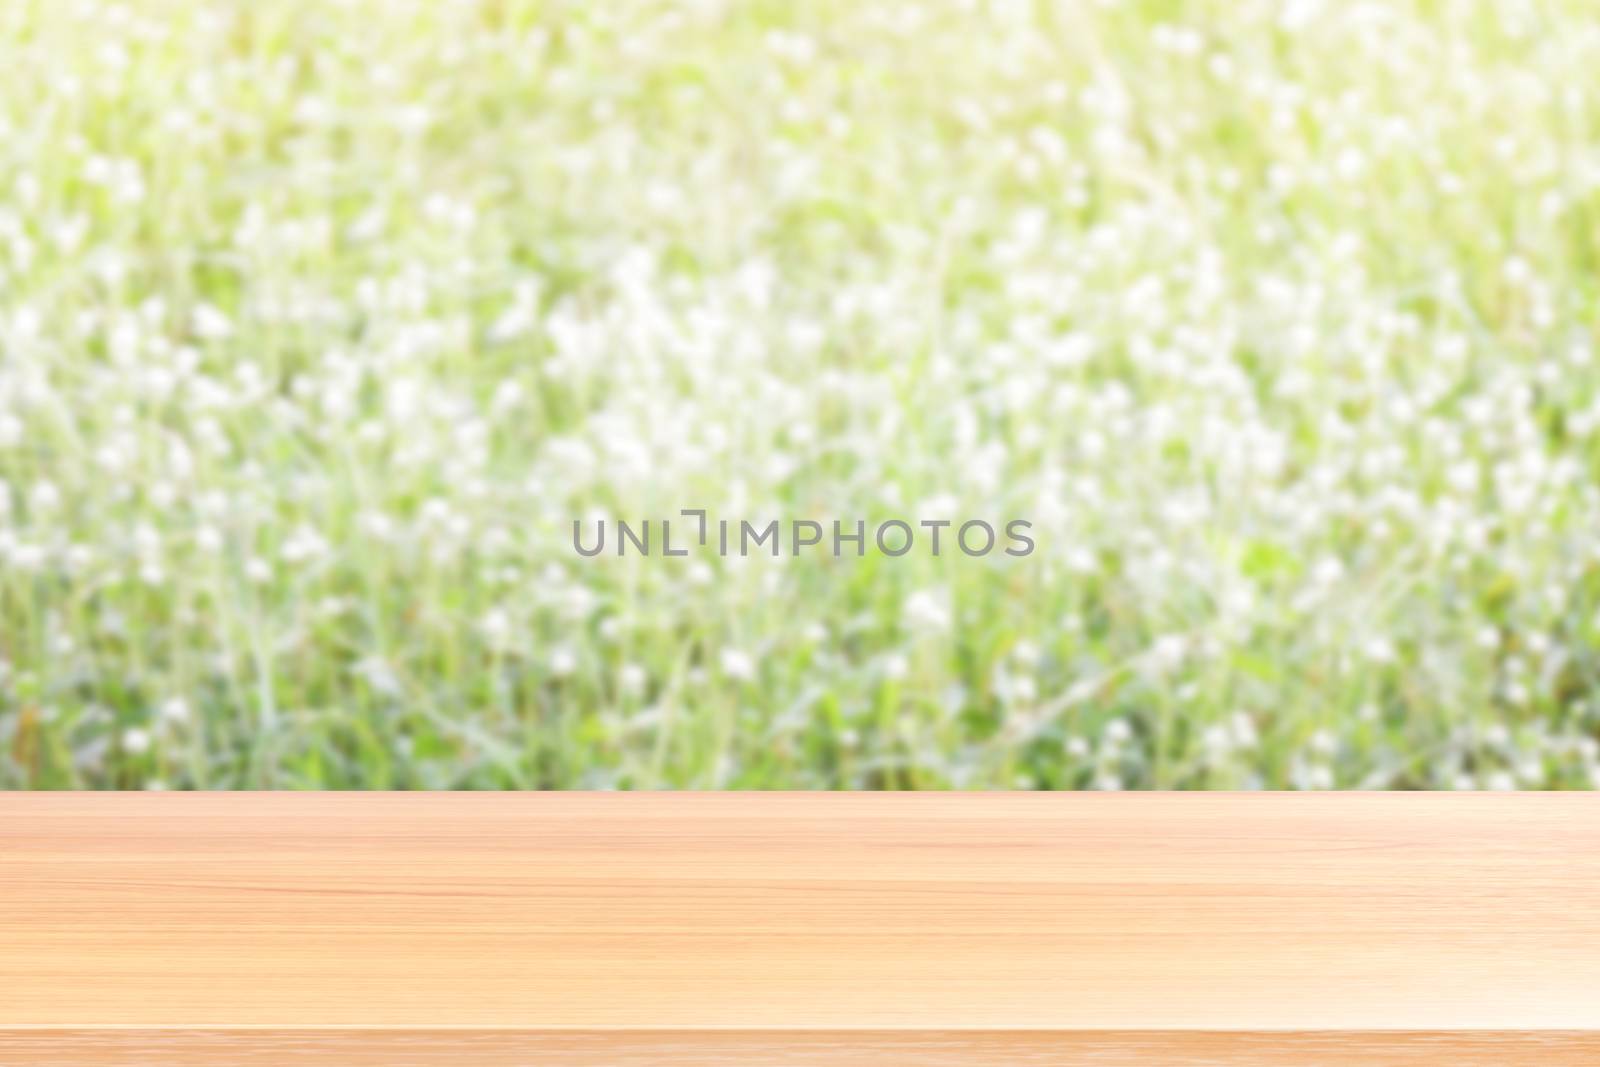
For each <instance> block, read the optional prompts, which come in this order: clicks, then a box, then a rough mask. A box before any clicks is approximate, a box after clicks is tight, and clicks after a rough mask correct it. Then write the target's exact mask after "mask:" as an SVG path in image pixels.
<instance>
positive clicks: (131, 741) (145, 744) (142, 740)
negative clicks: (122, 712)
mask: <svg viewBox="0 0 1600 1067" xmlns="http://www.w3.org/2000/svg"><path fill="white" fill-rule="evenodd" d="M122 749H123V751H124V752H127V753H129V754H131V755H134V756H139V755H143V754H144V753H146V752H148V751H150V732H149V731H148V730H145V729H143V728H142V727H138V726H130V727H128V728H127V729H126V730H124V731H122Z"/></svg>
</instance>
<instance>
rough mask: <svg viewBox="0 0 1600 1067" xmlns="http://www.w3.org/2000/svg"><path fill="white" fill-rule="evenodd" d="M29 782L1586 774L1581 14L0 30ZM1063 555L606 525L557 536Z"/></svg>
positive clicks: (256, 18) (992, 6)
mask: <svg viewBox="0 0 1600 1067" xmlns="http://www.w3.org/2000/svg"><path fill="white" fill-rule="evenodd" d="M0 56H3V58H4V62H5V75H4V78H3V79H0V786H6V787H24V788H61V787H91V788H98V787H149V788H159V787H171V788H186V787H198V788H256V787H276V788H303V787H325V788H544V787H554V788H573V787H588V788H642V787H701V788H773V787H781V788H836V787H843V788H978V787H987V788H1034V787H1037V788H1147V787H1167V788H1258V787H1284V788H1318V789H1320V788H1353V787H1368V788H1441V789H1448V788H1495V789H1500V788H1590V787H1593V786H1596V785H1600V652H1597V642H1600V441H1597V436H1596V434H1597V431H1600V361H1597V358H1596V352H1595V348H1596V342H1597V335H1596V327H1597V323H1600V306H1597V302H1596V301H1597V297H1600V81H1597V80H1596V79H1595V77H1594V71H1596V70H1600V19H1597V18H1596V15H1595V12H1594V11H1593V9H1592V8H1591V7H1590V5H1587V4H1584V3H1580V2H1577V0H1541V2H1522V0H1392V2H1361V3H1335V2H1327V3H1316V2H1308V0H1284V2H1278V0H1274V2H1267V0H1144V2H1134V0H1129V2H1122V3H1117V2H1109V0H1107V2H1091V0H1062V2H1057V3H1048V2H1043V0H1040V2H1033V3H1022V2H1001V0H995V2H987V3H983V2H976V0H972V2H965V3H957V2H948V3H928V4H920V3H918V4H912V3H903V2H878V0H816V2H807V3H803V4H787V3H772V2H766V0H750V2H733V0H689V2H684V3H666V2H651V3H646V2H641V0H619V2H616V3H603V4H581V3H560V2H551V3H533V2H520V0H476V2H459V3H448V4H446V3H433V2H420V0H387V2H382V3H380V2H378V0H260V2H251V3H247V2H244V0H214V2H209V3H202V2H198V0H193V2H191V0H128V2H125V3H101V2H90V0H81V2H80V0H16V2H12V3H8V4H5V5H3V7H0ZM682 508H705V509H709V510H711V511H712V512H714V513H718V514H736V515H743V516H749V517H751V518H752V519H762V520H763V521H764V520H766V519H778V520H782V521H784V522H785V523H788V522H792V521H794V520H812V521H816V522H819V523H826V522H828V521H829V520H832V519H836V518H840V517H848V518H852V519H854V518H856V517H864V518H866V519H868V520H872V521H881V520H883V519H885V518H889V517H902V516H903V517H906V518H908V519H913V520H915V519H938V518H954V519H958V520H959V519H961V518H964V517H967V516H989V517H1010V516H1020V517H1023V518H1026V519H1028V520H1029V521H1031V523H1032V527H1031V536H1032V537H1033V538H1034V539H1035V540H1036V542H1037V549H1036V550H1035V551H1033V552H1032V553H1031V554H1030V555H1028V556H1027V557H1025V558H1012V557H1008V556H1006V555H1005V554H1003V553H994V554H993V555H991V556H986V557H984V558H971V557H968V556H965V555H962V554H960V553H954V554H945V555H941V556H939V557H934V556H932V555H930V554H927V553H921V552H916V553H911V554H908V555H906V556H904V557H901V558H885V557H883V556H881V555H876V554H872V553H869V554H868V555H866V556H865V557H863V558H854V557H852V556H848V555H847V556H845V557H844V558H833V557H832V556H831V555H828V554H816V555H807V556H802V557H797V558H779V559H771V558H750V559H741V558H737V557H734V558H724V557H720V556H703V555H702V556H696V557H694V558H688V559H676V558H661V557H659V556H655V557H649V558H638V557H624V558H616V557H615V556H614V555H609V554H608V555H602V556H598V557H595V558H592V559H590V558H583V557H581V556H579V555H577V554H576V553H574V552H573V550H572V546H571V543H570V537H571V523H572V521H573V520H574V519H575V518H582V519H585V520H588V519H589V518H591V517H594V516H618V515H620V516H634V515H652V514H677V513H678V511H679V509H682Z"/></svg>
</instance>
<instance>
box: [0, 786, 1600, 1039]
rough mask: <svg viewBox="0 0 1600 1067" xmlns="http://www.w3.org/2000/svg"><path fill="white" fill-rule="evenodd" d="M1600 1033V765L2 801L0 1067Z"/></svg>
mask: <svg viewBox="0 0 1600 1067" xmlns="http://www.w3.org/2000/svg"><path fill="white" fill-rule="evenodd" d="M269 1062H295V1063H302V1064H324V1063H326V1064H333V1063H341V1064H366V1063H373V1064H376V1063H380V1062H381V1063H385V1064H407V1063H415V1064H419V1065H421V1064H446V1063H463V1064H469V1063H470V1064H482V1065H486V1067H499V1065H509V1064H513V1063H516V1064H524V1063H526V1064H532V1063H539V1064H552V1063H553V1064H572V1065H580V1064H581V1065H588V1064H601V1063H611V1064H623V1065H626V1064H646V1063H661V1064H688V1063H735V1062H738V1063H752V1062H755V1063H763V1062H777V1063H795V1064H798V1063H815V1064H819V1065H821V1064H829V1065H832V1064H841V1065H842V1064H856V1063H862V1064H866V1063H887V1062H894V1063H909V1064H926V1065H930V1067H932V1065H944V1064H973V1063H983V1064H989V1063H994V1064H1000V1063H1015V1064H1035V1063H1039V1064H1043V1063H1052V1064H1054V1063H1061V1064H1075V1063H1085V1064H1089V1063H1093V1064H1124V1063H1126V1064H1145V1063H1149V1064H1179V1063H1183V1064H1263V1065H1264V1064H1269V1063H1270V1064H1326V1065H1330V1067H1331V1065H1343V1064H1356V1063H1392V1064H1422V1063H1429V1064H1432V1063H1440V1064H1458V1063H1467V1064H1476V1063H1483V1064H1490V1063H1494V1064H1519V1063H1528V1064H1534V1063H1538V1064H1565V1063H1570V1064H1580V1063H1581V1064H1597V1063H1600V796H1595V795H1576V794H1522V795H1489V794H1303V795H1228V794H1187V795H1171V794H1167V795H1159V794H1126V795H1100V794H1053V795H1045V794H1004V795H973V794H939V795H933V794H922V795H904V794H872V795H864V794H855V795H846V794H805V795H798V794H698V795H696V794H632V795H624V794H607V795H589V794H431V795H426V794H208V795H196V794H190V795H176V794H173V795H160V794H139V795H135V794H0V1065H9V1064H23V1063H27V1064H34V1063H38V1064H66V1063H81V1064H133V1063H173V1064H190V1063H194V1064H198V1063H216V1064H228V1063H237V1064H257V1063H263V1064H264V1063H269Z"/></svg>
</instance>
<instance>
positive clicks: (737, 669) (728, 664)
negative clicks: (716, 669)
mask: <svg viewBox="0 0 1600 1067" xmlns="http://www.w3.org/2000/svg"><path fill="white" fill-rule="evenodd" d="M720 662H721V664H722V673H723V674H725V675H727V676H728V677H729V678H733V679H735V680H738V681H750V680H751V679H753V678H755V676H756V664H755V660H753V659H751V658H750V657H749V656H748V655H746V654H745V653H743V652H741V651H739V650H738V649H736V648H724V649H723V650H722V654H721V656H720Z"/></svg>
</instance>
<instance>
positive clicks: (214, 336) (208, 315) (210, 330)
mask: <svg viewBox="0 0 1600 1067" xmlns="http://www.w3.org/2000/svg"><path fill="white" fill-rule="evenodd" d="M193 318H194V332H195V334H196V336H198V337H200V338H202V339H203V340H206V341H219V340H222V339H223V338H225V337H228V336H230V335H232V333H233V322H232V320H230V319H229V318H228V316H226V315H224V314H223V313H222V311H221V309H219V308H217V307H215V306H213V305H211V304H203V303H202V304H197V305H195V309H194V316H193Z"/></svg>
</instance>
